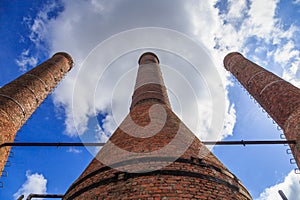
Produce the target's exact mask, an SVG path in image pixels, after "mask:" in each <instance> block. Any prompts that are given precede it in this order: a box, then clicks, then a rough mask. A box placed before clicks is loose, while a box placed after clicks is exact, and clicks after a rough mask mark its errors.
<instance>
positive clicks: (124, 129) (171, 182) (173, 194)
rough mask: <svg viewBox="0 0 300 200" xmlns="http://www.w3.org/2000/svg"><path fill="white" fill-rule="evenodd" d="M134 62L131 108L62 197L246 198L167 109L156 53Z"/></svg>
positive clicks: (235, 181) (239, 185) (217, 162)
mask: <svg viewBox="0 0 300 200" xmlns="http://www.w3.org/2000/svg"><path fill="white" fill-rule="evenodd" d="M139 64H140V66H139V70H138V76H137V81H136V85H135V91H134V94H133V97H132V99H133V100H132V105H131V110H130V113H129V114H128V115H127V116H126V118H125V119H124V121H123V122H122V123H121V124H120V126H119V127H118V128H117V130H116V131H115V132H114V134H113V135H112V136H111V138H110V139H109V141H108V142H107V143H106V144H105V145H104V146H103V148H102V149H101V150H100V151H99V153H98V154H97V156H96V157H95V158H94V159H93V160H92V162H91V163H90V164H89V165H88V166H87V168H86V169H85V170H84V172H83V173H82V174H81V175H80V176H79V178H78V179H77V180H76V181H75V182H74V183H73V184H72V185H71V186H70V188H69V189H68V191H67V192H66V194H65V196H64V198H63V199H64V200H71V199H243V200H249V199H251V196H250V194H249V193H248V191H247V190H246V189H245V187H244V186H243V185H242V184H241V182H240V181H239V180H238V179H237V178H236V177H235V176H234V175H233V174H232V173H231V172H229V170H228V169H227V168H226V167H225V166H224V165H223V164H222V163H221V162H220V161H219V160H218V159H217V158H216V157H215V156H214V155H213V154H212V153H211V152H210V151H209V150H208V149H207V148H206V147H205V146H204V145H203V144H202V143H201V142H200V141H199V139H198V138H196V137H195V136H194V134H193V133H192V132H191V131H190V130H189V129H188V128H187V127H186V126H185V125H184V124H183V123H182V122H181V120H180V119H179V118H178V117H177V116H176V115H175V114H174V113H173V112H172V110H171V107H170V104H169V100H168V96H167V93H166V89H165V86H164V83H163V80H162V76H161V72H160V69H159V61H158V58H157V56H156V55H154V54H153V53H145V54H143V55H142V56H141V58H140V59H139Z"/></svg>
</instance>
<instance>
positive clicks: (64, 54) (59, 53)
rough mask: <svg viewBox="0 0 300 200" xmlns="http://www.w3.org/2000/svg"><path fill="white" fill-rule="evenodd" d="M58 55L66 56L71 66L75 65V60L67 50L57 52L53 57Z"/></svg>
mask: <svg viewBox="0 0 300 200" xmlns="http://www.w3.org/2000/svg"><path fill="white" fill-rule="evenodd" d="M56 55H60V56H63V57H65V58H66V59H67V60H68V61H69V65H70V66H71V68H72V67H73V65H74V61H73V58H72V56H71V55H70V54H68V53H66V52H57V53H55V54H53V56H52V58H53V57H55V56H56Z"/></svg>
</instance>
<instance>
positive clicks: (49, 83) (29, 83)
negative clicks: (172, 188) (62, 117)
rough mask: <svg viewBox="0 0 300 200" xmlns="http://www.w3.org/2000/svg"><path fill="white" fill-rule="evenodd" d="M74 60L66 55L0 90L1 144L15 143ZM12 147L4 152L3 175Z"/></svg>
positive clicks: (58, 55)
mask: <svg viewBox="0 0 300 200" xmlns="http://www.w3.org/2000/svg"><path fill="white" fill-rule="evenodd" d="M72 66H73V60H72V58H71V56H70V55H68V54H67V53H64V52H59V53H56V54H54V55H53V56H52V58H50V59H49V60H47V61H45V62H43V63H42V64H40V65H39V66H37V67H35V68H33V69H32V70H30V71H28V72H27V73H25V74H23V75H21V76H20V77H18V78H17V79H15V80H13V81H12V82H10V83H8V84H6V85H5V86H3V87H2V88H0V143H1V144H2V143H6V142H14V139H15V136H16V133H17V131H18V130H19V129H20V128H21V127H22V126H23V125H24V123H25V122H26V121H27V120H28V118H29V117H30V116H31V114H32V113H33V112H34V111H35V110H36V109H37V107H38V106H39V105H40V104H41V103H42V102H43V101H44V99H45V98H46V97H47V95H48V94H49V93H50V92H51V91H52V90H53V89H54V88H55V86H56V85H57V84H58V83H59V81H60V80H61V79H62V78H63V76H64V75H65V74H66V73H67V72H68V71H69V70H70V69H71V68H72ZM9 154H10V147H3V148H1V149H0V176H1V175H2V171H3V169H4V167H5V164H6V161H7V158H8V156H9Z"/></svg>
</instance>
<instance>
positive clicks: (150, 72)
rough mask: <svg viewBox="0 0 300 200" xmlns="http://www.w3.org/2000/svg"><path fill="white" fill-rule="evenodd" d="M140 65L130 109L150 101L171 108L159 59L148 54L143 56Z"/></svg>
mask: <svg viewBox="0 0 300 200" xmlns="http://www.w3.org/2000/svg"><path fill="white" fill-rule="evenodd" d="M138 63H139V65H140V67H139V69H138V74H137V79H136V83H135V87H134V93H133V96H132V103H131V106H130V108H133V107H134V106H136V105H137V104H139V103H141V102H143V101H149V100H152V101H157V102H160V103H163V104H166V105H167V106H169V107H171V106H170V102H169V98H168V95H167V91H166V87H165V85H164V82H163V78H162V74H161V71H160V67H159V59H158V57H157V56H156V55H155V54H153V53H151V52H146V53H144V54H143V55H141V57H140V59H139V61H138Z"/></svg>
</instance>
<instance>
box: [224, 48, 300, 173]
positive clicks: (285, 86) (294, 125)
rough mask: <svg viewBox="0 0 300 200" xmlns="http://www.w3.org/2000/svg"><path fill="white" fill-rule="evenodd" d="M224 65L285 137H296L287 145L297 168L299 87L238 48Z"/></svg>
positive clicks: (299, 130)
mask: <svg viewBox="0 0 300 200" xmlns="http://www.w3.org/2000/svg"><path fill="white" fill-rule="evenodd" d="M224 66H225V68H226V69H227V70H228V71H230V72H231V73H232V74H233V75H234V76H235V77H236V78H237V80H238V81H239V82H240V83H241V84H242V85H243V86H244V87H245V89H246V90H247V91H248V92H249V93H250V94H251V95H252V96H253V98H254V99H255V100H256V101H257V102H258V103H259V104H260V105H261V106H262V107H263V109H264V110H265V111H266V112H267V113H268V114H269V115H270V116H271V117H272V118H273V119H274V121H275V122H276V123H277V124H278V125H279V126H280V127H281V128H282V129H283V131H284V134H285V137H286V139H288V140H296V141H297V144H296V145H294V144H291V145H290V147H291V149H292V152H293V155H294V158H295V160H296V162H297V165H298V167H299V168H300V89H299V88H297V87H295V86H293V85H292V84H290V83H289V82H287V81H285V80H283V79H281V78H280V77H278V76H276V75H275V74H273V73H271V72H269V71H267V70H265V69H263V68H262V67H260V66H258V65H257V64H255V63H253V62H251V61H250V60H248V59H246V58H244V57H243V56H242V55H241V54H240V53H237V52H234V53H229V54H228V55H227V56H226V57H225V58H224Z"/></svg>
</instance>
